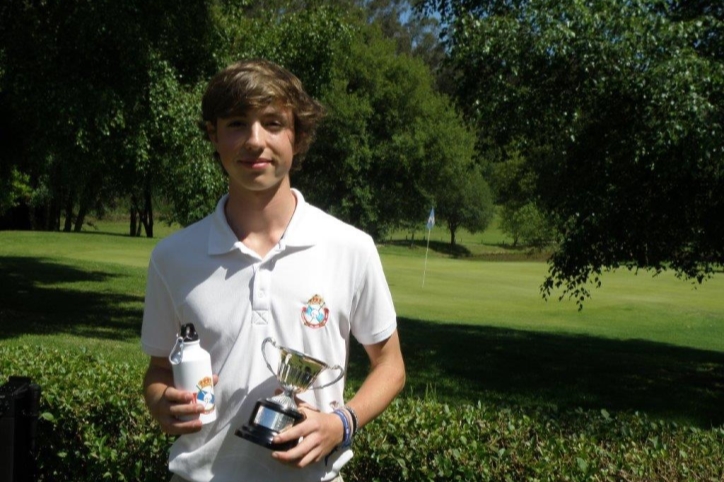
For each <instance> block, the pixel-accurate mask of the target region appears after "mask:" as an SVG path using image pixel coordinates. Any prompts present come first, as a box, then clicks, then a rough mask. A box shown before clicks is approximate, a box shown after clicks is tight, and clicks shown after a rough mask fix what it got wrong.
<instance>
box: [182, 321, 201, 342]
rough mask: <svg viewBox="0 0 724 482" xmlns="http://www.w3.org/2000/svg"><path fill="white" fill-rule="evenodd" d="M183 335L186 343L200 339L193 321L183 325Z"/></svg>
mask: <svg viewBox="0 0 724 482" xmlns="http://www.w3.org/2000/svg"><path fill="white" fill-rule="evenodd" d="M181 336H182V337H183V339H184V343H188V342H191V341H199V334H198V333H196V328H194V324H193V323H188V324H186V325H181Z"/></svg>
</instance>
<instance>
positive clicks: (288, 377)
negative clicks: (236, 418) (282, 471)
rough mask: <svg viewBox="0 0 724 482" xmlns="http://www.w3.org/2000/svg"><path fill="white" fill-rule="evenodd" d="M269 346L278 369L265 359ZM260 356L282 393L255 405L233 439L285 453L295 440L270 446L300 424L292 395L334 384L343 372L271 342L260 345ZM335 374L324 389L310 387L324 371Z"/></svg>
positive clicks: (299, 415) (301, 416)
mask: <svg viewBox="0 0 724 482" xmlns="http://www.w3.org/2000/svg"><path fill="white" fill-rule="evenodd" d="M269 343H271V344H272V345H273V346H274V348H276V349H277V351H278V352H279V365H278V366H277V369H276V370H274V368H272V366H271V363H269V360H268V359H267V357H266V346H267V344H269ZM261 353H262V356H263V357H264V361H265V362H266V366H267V367H268V368H269V371H270V372H272V374H273V375H274V376H275V377H276V378H277V380H278V381H279V384H280V385H281V386H282V389H283V390H284V391H283V392H282V393H280V394H279V395H276V396H274V397H271V398H265V399H261V400H259V401H257V402H256V405H255V406H254V410H253V411H252V412H251V417H250V418H249V423H247V424H246V425H244V426H243V427H241V428H240V429H238V430H237V431H236V435H238V436H239V437H241V438H244V439H246V440H249V441H251V442H254V443H256V444H259V445H261V446H263V447H266V448H268V449H271V450H280V451H285V450H289V449H290V448H292V447H295V446H296V445H297V443H298V442H299V441H298V440H291V441H289V442H286V443H283V444H274V443H272V439H273V438H274V436H275V435H277V434H278V433H280V432H282V431H283V430H286V429H287V428H289V427H291V426H293V425H296V424H297V423H299V422H301V421H302V420H304V414H303V413H302V412H300V411H299V408H297V404H296V402H295V401H294V397H295V395H297V394H299V393H301V392H304V391H306V390H319V389H321V388H324V387H328V386H330V385H333V384H334V383H337V382H338V381H339V380H340V379H341V378H342V377H343V376H344V369H343V368H342V367H341V366H339V365H335V366H333V367H330V366H329V365H327V364H326V363H324V362H322V361H320V360H317V359H316V358H312V357H311V356H308V355H305V354H304V353H301V352H298V351H296V350H292V349H291V348H287V347H284V346H279V345H277V342H276V340H274V338H271V337H269V338H266V339H265V340H264V342H263V343H262V344H261ZM327 369H329V370H338V371H339V375H338V376H337V378H335V379H334V380H332V381H331V382H329V383H326V384H324V385H320V386H316V387H313V386H312V385H313V384H314V382H315V380H316V379H317V377H318V376H319V374H320V373H322V372H323V371H324V370H327Z"/></svg>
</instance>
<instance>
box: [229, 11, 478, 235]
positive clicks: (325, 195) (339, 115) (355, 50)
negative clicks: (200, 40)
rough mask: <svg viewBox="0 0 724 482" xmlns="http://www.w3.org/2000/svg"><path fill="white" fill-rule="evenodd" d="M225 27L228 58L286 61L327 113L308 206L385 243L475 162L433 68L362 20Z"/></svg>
mask: <svg viewBox="0 0 724 482" xmlns="http://www.w3.org/2000/svg"><path fill="white" fill-rule="evenodd" d="M320 3H324V2H320ZM227 18H233V19H234V20H233V21H232V22H228V23H226V24H225V27H224V28H223V29H222V30H223V31H224V32H225V33H224V35H222V36H223V37H224V38H227V39H229V42H230V43H229V45H230V47H229V51H237V52H238V51H244V52H246V55H247V56H262V57H266V58H269V59H271V60H274V61H277V62H279V63H280V64H282V65H284V66H286V67H287V68H289V69H290V70H291V71H293V72H294V73H295V74H297V75H298V76H299V77H300V78H301V80H302V81H303V83H304V85H305V87H306V88H307V90H308V91H309V92H310V93H311V94H312V95H314V96H316V97H317V98H319V99H320V100H321V101H322V102H323V104H325V106H326V107H327V110H328V115H327V117H326V119H325V120H324V122H323V123H322V125H321V126H320V128H319V130H318V133H317V140H316V141H315V143H314V144H313V145H312V148H311V150H310V151H309V153H308V154H307V156H306V159H305V160H304V163H303V165H302V169H301V170H300V171H299V172H296V173H294V174H293V176H294V177H293V182H294V183H295V185H296V186H298V187H299V188H300V189H302V191H303V192H304V193H305V196H306V197H307V199H308V200H309V201H310V202H312V203H314V204H316V205H318V206H320V207H322V208H323V209H326V210H328V211H329V212H331V213H333V214H335V215H336V216H338V217H340V218H341V219H343V220H345V221H347V222H349V223H351V224H354V225H355V226H358V227H360V228H362V229H364V230H366V231H367V232H369V233H370V234H372V235H373V236H374V237H375V238H377V239H381V238H383V237H384V236H385V234H386V233H387V232H389V230H391V229H393V228H396V227H398V226H401V225H405V224H410V223H412V222H415V223H419V220H420V219H424V217H425V215H426V214H427V213H426V210H427V209H429V206H430V205H431V204H433V203H434V202H435V195H436V193H437V191H438V187H437V186H438V184H437V183H438V182H439V180H440V178H441V175H440V171H441V170H442V168H443V166H445V165H446V164H447V165H449V164H460V163H463V164H465V165H468V164H470V163H471V162H472V156H473V152H474V151H473V149H472V146H473V145H474V135H472V134H471V133H470V132H469V130H468V129H467V128H466V127H465V125H464V124H463V122H462V120H461V118H460V116H459V115H458V114H457V113H456V111H455V109H454V107H453V106H452V104H451V103H450V102H449V101H448V100H447V99H446V98H445V97H443V96H441V95H439V94H437V93H435V92H434V89H433V78H432V76H431V75H430V72H429V69H428V68H427V67H426V66H425V64H424V63H423V62H421V61H420V60H419V59H414V58H412V57H410V56H409V55H404V54H399V53H398V51H397V48H398V46H397V44H396V43H395V42H393V41H391V40H389V39H386V38H385V35H384V33H383V32H382V30H381V29H380V28H379V26H378V25H376V24H375V23H372V24H369V23H367V20H366V19H365V16H364V15H361V14H360V12H359V11H342V10H341V9H340V8H338V7H336V6H331V5H328V6H325V5H321V6H316V7H314V8H308V9H305V10H295V11H293V12H292V13H288V14H286V15H285V16H284V19H283V21H280V22H278V23H271V24H268V23H265V24H263V25H259V23H258V22H251V21H246V20H243V19H241V18H239V16H238V15H231V16H229V17H227ZM249 39H254V41H253V42H250V40H249ZM459 172H460V173H463V172H464V171H463V170H460V171H459ZM447 181H448V182H453V183H454V182H456V181H455V180H451V179H450V178H448V179H447Z"/></svg>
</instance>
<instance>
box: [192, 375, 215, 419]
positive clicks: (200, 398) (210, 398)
mask: <svg viewBox="0 0 724 482" xmlns="http://www.w3.org/2000/svg"><path fill="white" fill-rule="evenodd" d="M196 388H197V389H198V392H196V401H197V402H198V403H200V404H202V405H203V406H204V413H206V414H208V413H211V412H213V411H214V402H215V397H214V381H213V380H212V379H211V377H204V378H202V379H201V380H199V383H198V384H197V385H196Z"/></svg>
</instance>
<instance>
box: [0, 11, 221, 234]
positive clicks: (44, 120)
mask: <svg viewBox="0 0 724 482" xmlns="http://www.w3.org/2000/svg"><path fill="white" fill-rule="evenodd" d="M209 3H210V2H207V1H204V0H199V1H195V2H189V3H186V4H185V5H184V8H183V9H179V8H177V6H176V5H175V4H173V3H172V2H170V1H162V2H152V3H149V2H143V1H127V2H112V1H108V0H98V1H90V0H72V1H69V2H62V4H61V3H58V2H35V3H28V2H20V1H13V2H6V3H5V4H4V6H3V9H2V10H1V11H0V17H1V18H0V27H2V28H0V30H1V31H2V32H3V34H2V37H0V38H1V42H0V53H1V55H0V62H2V70H0V74H1V75H0V90H2V92H3V93H4V94H6V95H7V99H8V102H7V104H8V106H9V115H10V116H11V118H12V119H13V120H14V122H15V123H16V124H17V125H18V126H21V127H20V129H19V131H20V132H21V133H22V136H23V137H24V142H23V143H22V148H23V151H22V153H21V154H20V155H18V156H17V157H16V158H14V159H13V160H12V162H14V163H15V166H16V170H17V171H18V172H21V173H23V174H24V175H27V176H28V177H29V179H30V185H31V187H32V195H31V196H30V200H29V203H30V204H31V210H29V213H30V217H31V224H32V225H34V227H36V228H40V229H59V228H61V226H62V228H63V229H64V230H65V231H70V230H71V229H73V230H75V231H79V230H80V229H81V227H82V225H83V222H84V219H85V216H86V214H87V213H88V212H89V211H90V210H92V209H94V207H96V206H99V205H102V204H103V203H104V202H106V201H107V200H108V199H109V198H115V197H116V196H123V197H129V198H131V199H136V202H135V203H134V204H136V210H137V209H138V208H139V206H140V207H141V217H142V218H143V219H144V220H145V223H144V225H145V227H146V233H147V235H149V236H152V234H153V223H152V219H153V218H152V212H153V211H152V208H151V200H152V196H153V195H154V194H155V193H157V186H158V185H160V184H161V182H160V180H159V179H157V178H154V176H157V175H159V173H162V172H163V171H164V169H163V168H162V167H161V166H160V160H161V159H163V158H164V155H163V153H159V152H156V151H155V150H154V148H155V145H156V144H155V143H154V142H153V138H154V136H156V137H157V136H158V129H161V130H166V131H167V132H166V133H165V134H163V135H165V136H166V137H169V136H172V135H173V133H174V132H175V129H174V126H173V125H172V124H171V125H163V126H160V125H158V123H157V122H156V121H157V120H158V119H157V118H156V119H152V118H149V116H150V115H153V112H154V111H153V109H152V108H151V104H152V103H153V99H151V97H150V92H151V90H152V83H153V82H154V81H155V80H154V79H155V78H154V75H155V72H156V71H155V69H156V68H157V66H158V62H160V61H161V60H163V61H165V62H166V65H167V66H168V68H170V69H171V70H173V73H172V75H173V76H175V78H176V79H184V82H186V85H193V83H194V82H195V79H198V78H201V77H206V75H207V73H208V72H209V71H212V70H214V69H215V65H214V61H213V57H212V56H211V55H210V53H209V46H210V45H211V43H212V41H213V38H212V37H213V29H211V28H210V16H209ZM173 122H176V120H174V121H173ZM149 128H153V129H157V130H156V131H155V133H151V132H150V131H149V130H148V129H149ZM176 142H177V143H181V144H183V142H184V141H183V140H182V139H178V138H177V139H176Z"/></svg>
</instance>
